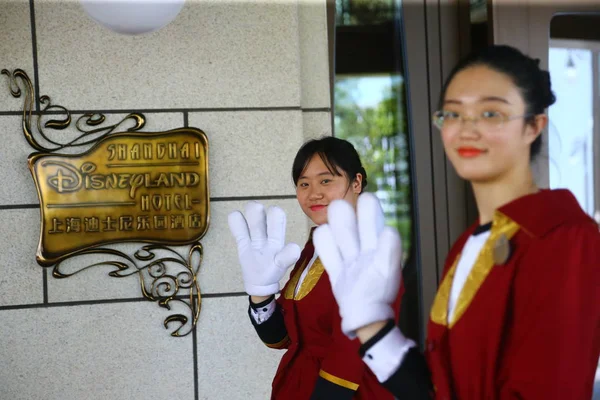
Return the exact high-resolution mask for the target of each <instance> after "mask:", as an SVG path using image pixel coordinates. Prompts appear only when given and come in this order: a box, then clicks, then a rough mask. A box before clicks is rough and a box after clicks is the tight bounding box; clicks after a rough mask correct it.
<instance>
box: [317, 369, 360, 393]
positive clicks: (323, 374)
mask: <svg viewBox="0 0 600 400" xmlns="http://www.w3.org/2000/svg"><path fill="white" fill-rule="evenodd" d="M319 376H320V377H321V378H323V379H325V380H327V381H329V382H331V383H335V384H336V385H338V386H341V387H345V388H346V389H350V390H354V391H356V389H358V383H354V382H350V381H347V380H345V379H342V378H338V377H337V376H334V375H331V374H329V373H327V372H325V371H323V370H320V371H319Z"/></svg>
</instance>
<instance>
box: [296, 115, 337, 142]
mask: <svg viewBox="0 0 600 400" xmlns="http://www.w3.org/2000/svg"><path fill="white" fill-rule="evenodd" d="M302 122H303V130H304V139H305V140H309V139H319V138H321V137H323V136H331V135H332V132H331V129H332V127H331V113H330V112H321V111H319V112H303V113H302Z"/></svg>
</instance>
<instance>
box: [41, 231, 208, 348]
mask: <svg viewBox="0 0 600 400" xmlns="http://www.w3.org/2000/svg"><path fill="white" fill-rule="evenodd" d="M158 251H161V252H166V253H168V255H166V256H163V257H159V256H158V254H157V252H158ZM90 254H98V255H110V256H114V257H115V259H114V260H111V261H102V262H98V263H95V264H91V265H88V266H86V267H83V268H79V269H76V270H75V271H74V272H64V271H62V270H61V266H62V262H59V263H57V264H56V265H55V266H54V268H53V271H52V276H54V277H55V278H58V279H64V278H68V277H70V276H73V275H75V274H78V273H81V272H82V271H85V270H86V269H89V268H94V267H100V266H110V267H114V268H115V269H114V270H112V271H110V272H109V273H108V275H110V276H112V277H115V278H124V277H128V276H132V275H136V274H137V275H138V276H139V279H140V284H141V290H142V294H143V295H144V298H146V299H147V300H149V301H156V302H158V305H159V306H160V307H163V308H166V309H167V310H170V309H171V305H170V304H171V303H173V302H178V303H180V304H183V305H184V306H185V307H186V308H187V310H189V312H188V313H187V314H188V315H184V314H174V315H171V316H169V317H168V318H166V319H165V321H164V326H165V328H166V329H168V328H169V325H170V324H171V323H173V322H177V323H179V324H180V326H179V328H177V329H176V330H175V331H173V332H172V333H171V336H186V335H188V334H189V333H190V332H191V331H192V329H193V327H194V326H195V325H196V323H197V321H198V317H199V316H200V309H201V305H202V299H201V296H200V286H199V284H198V279H197V276H198V272H199V270H200V265H201V264H202V258H203V248H202V244H200V243H195V244H193V245H192V246H191V247H190V249H189V253H188V257H187V259H186V258H184V257H182V256H181V255H180V254H179V253H178V252H176V251H174V250H173V249H171V248H169V247H166V246H163V245H158V244H149V245H145V246H142V247H141V248H140V249H138V250H137V251H136V252H135V254H134V256H133V257H130V256H128V255H127V254H125V253H123V252H121V251H119V250H115V249H110V248H92V249H86V250H84V251H81V252H79V253H77V254H76V255H75V256H74V257H77V256H84V255H90ZM181 290H185V291H187V294H182V293H180V291H181Z"/></svg>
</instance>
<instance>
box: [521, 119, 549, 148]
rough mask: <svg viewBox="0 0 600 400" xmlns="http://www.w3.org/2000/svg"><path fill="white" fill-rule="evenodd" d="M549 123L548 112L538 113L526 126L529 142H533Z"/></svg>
mask: <svg viewBox="0 0 600 400" xmlns="http://www.w3.org/2000/svg"><path fill="white" fill-rule="evenodd" d="M547 125H548V116H547V115H546V114H538V115H536V116H535V117H534V120H533V121H531V122H529V123H528V124H527V126H526V128H525V135H526V136H527V142H528V144H531V143H533V142H534V141H535V139H537V137H538V136H540V135H541V134H542V131H543V130H544V128H545V127H546V126H547Z"/></svg>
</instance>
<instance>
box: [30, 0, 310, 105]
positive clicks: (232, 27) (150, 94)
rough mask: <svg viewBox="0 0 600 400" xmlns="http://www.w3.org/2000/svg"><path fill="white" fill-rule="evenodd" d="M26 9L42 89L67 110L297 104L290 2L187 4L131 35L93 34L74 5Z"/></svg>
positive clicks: (50, 1)
mask: <svg viewBox="0 0 600 400" xmlns="http://www.w3.org/2000/svg"><path fill="white" fill-rule="evenodd" d="M35 4H36V25H37V41H38V57H39V65H40V85H41V90H42V92H43V93H47V94H49V95H51V96H54V98H55V99H56V100H57V101H60V102H62V103H63V104H64V105H65V106H67V107H70V108H73V109H74V108H77V109H97V108H102V109H133V108H136V109H145V108H161V109H162V108H173V107H176V108H184V107H185V108H190V107H191V108H198V107H272V106H299V105H300V90H299V88H300V66H299V62H298V60H299V49H298V9H297V4H296V2H295V1H292V2H287V1H285V2H248V1H241V2H240V1H233V2H230V1H227V2H225V1H218V0H202V1H188V2H186V6H185V7H184V8H183V10H182V11H181V13H180V14H179V16H178V17H177V18H176V19H175V20H174V21H173V22H172V23H171V24H169V25H167V26H166V27H165V28H163V29H161V30H159V31H157V32H155V33H151V34H146V35H140V36H127V35H121V34H117V33H114V32H111V31H109V30H107V29H105V28H103V27H101V26H99V25H98V24H96V23H95V22H93V21H92V20H91V19H90V18H88V17H87V15H86V14H85V13H84V11H83V9H82V8H81V6H80V5H79V4H78V2H74V1H73V2H56V1H55V0H38V1H36V3H35Z"/></svg>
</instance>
